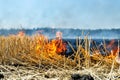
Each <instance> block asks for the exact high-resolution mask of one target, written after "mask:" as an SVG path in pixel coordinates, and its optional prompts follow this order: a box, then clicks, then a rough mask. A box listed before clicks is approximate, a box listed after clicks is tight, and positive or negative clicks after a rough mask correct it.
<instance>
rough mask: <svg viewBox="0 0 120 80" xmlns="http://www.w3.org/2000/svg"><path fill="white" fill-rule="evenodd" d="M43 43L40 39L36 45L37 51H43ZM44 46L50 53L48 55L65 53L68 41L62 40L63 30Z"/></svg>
mask: <svg viewBox="0 0 120 80" xmlns="http://www.w3.org/2000/svg"><path fill="white" fill-rule="evenodd" d="M41 38H44V37H41ZM41 43H42V42H41V41H40V40H39V41H38V42H37V46H36V51H37V53H40V51H41V50H40V49H41V48H42V47H43V46H41ZM44 47H45V52H46V53H48V55H53V54H64V53H65V52H66V50H67V48H66V43H65V42H63V40H62V33H61V32H56V38H55V39H53V40H51V41H49V42H47V43H46V44H44Z"/></svg>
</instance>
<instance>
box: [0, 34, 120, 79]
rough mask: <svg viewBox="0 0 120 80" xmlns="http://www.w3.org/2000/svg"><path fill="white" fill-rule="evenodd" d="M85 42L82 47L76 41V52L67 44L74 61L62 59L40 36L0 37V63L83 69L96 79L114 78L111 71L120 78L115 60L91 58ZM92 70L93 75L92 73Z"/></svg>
mask: <svg viewBox="0 0 120 80" xmlns="http://www.w3.org/2000/svg"><path fill="white" fill-rule="evenodd" d="M84 41H85V48H83V46H82V44H80V39H77V41H76V45H77V51H75V50H74V48H73V47H72V45H71V44H70V43H68V44H69V45H70V46H71V48H72V50H73V51H74V53H73V55H74V59H72V58H71V56H69V57H65V56H63V55H58V54H57V53H55V51H54V49H55V48H54V45H52V46H49V44H50V41H49V39H48V38H47V37H45V36H44V35H42V34H36V35H34V36H26V35H24V36H16V35H10V36H0V64H2V65H6V64H7V65H14V64H20V65H23V66H33V65H34V66H36V65H37V66H48V67H53V68H55V69H56V68H57V69H64V70H75V71H76V70H81V71H82V70H85V71H86V72H88V73H90V74H91V75H93V76H94V78H96V80H102V79H109V78H111V79H114V77H113V76H114V75H113V72H114V74H117V76H118V75H120V72H119V64H118V63H116V61H115V58H110V57H108V56H107V57H103V56H102V55H100V54H98V53H94V54H93V55H92V56H91V55H90V46H89V44H90V43H89V40H88V38H87V37H85V39H84ZM50 50H52V51H50ZM80 55H82V57H81V56H80ZM91 70H92V72H94V73H91V72H90V71H91ZM83 72H84V71H83ZM96 72H97V73H96ZM108 74H109V75H108ZM102 77H103V78H102ZM114 80H115V79H114Z"/></svg>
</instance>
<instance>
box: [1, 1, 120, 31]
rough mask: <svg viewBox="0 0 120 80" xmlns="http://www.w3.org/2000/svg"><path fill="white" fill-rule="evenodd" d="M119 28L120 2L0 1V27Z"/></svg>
mask: <svg viewBox="0 0 120 80" xmlns="http://www.w3.org/2000/svg"><path fill="white" fill-rule="evenodd" d="M21 25H22V26H23V27H24V28H36V27H56V28H80V29H99V28H102V29H104V28H108V29H111V28H120V0H0V28H20V26H21Z"/></svg>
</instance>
